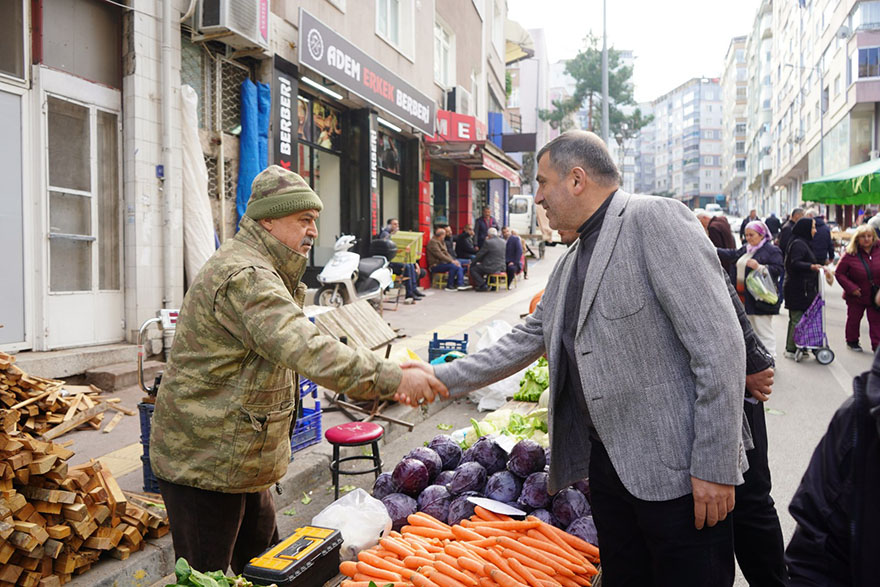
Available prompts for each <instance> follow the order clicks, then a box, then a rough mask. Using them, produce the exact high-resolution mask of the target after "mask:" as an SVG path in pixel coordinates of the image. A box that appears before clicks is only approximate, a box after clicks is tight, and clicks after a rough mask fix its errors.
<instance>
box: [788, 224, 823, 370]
mask: <svg viewBox="0 0 880 587" xmlns="http://www.w3.org/2000/svg"><path fill="white" fill-rule="evenodd" d="M814 234H816V222H815V220H813V219H812V218H801V219H800V220H798V221H797V224H795V225H794V228H793V229H792V230H791V240H789V242H788V250H787V251H786V253H785V280H784V281H783V283H782V291H783V293H784V297H785V307H786V308H788V336H787V337H786V340H785V358H787V359H793V358H794V353H795V351H797V346H796V345H795V344H794V327H795V326H797V323H798V322H800V321H801V318H802V317H803V315H804V312H806V311H807V308H809V307H810V304H812V303H813V300H814V299H815V298H816V295H817V294H818V293H819V282H818V280H817V277H816V273H817V272H818V271H819V270H820V269H821V268H822V266H821V265H819V264H818V263H816V255H815V254H814V253H813V249H812V248H810V241H812V240H813V235H814Z"/></svg>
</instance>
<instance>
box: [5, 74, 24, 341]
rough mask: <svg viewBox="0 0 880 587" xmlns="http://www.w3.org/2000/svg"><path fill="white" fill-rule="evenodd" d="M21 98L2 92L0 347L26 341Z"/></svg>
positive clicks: (17, 95)
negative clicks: (2, 277) (0, 286)
mask: <svg viewBox="0 0 880 587" xmlns="http://www.w3.org/2000/svg"><path fill="white" fill-rule="evenodd" d="M22 106H23V105H22V99H21V95H19V94H14V93H10V92H4V91H0V128H2V129H5V130H4V132H2V133H0V177H2V178H3V189H2V190H0V251H3V276H4V279H3V287H2V288H0V326H2V327H0V346H2V347H3V348H8V346H9V345H15V344H16V343H19V344H20V343H24V341H25V302H24V300H25V274H24V217H23V214H24V204H23V197H24V185H23V181H24V170H23V165H22V164H23V161H22V151H23V148H22V145H23V133H22V128H23V127H22V122H23V116H22Z"/></svg>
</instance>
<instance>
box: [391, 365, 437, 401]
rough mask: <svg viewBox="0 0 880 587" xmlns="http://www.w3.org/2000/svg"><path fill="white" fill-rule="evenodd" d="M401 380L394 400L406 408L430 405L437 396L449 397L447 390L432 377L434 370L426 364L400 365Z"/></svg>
mask: <svg viewBox="0 0 880 587" xmlns="http://www.w3.org/2000/svg"><path fill="white" fill-rule="evenodd" d="M402 367H403V378H402V379H401V380H400V385H399V386H398V387H397V393H395V394H394V400H395V401H398V402H400V403H402V404H406V405H408V406H418V405H420V404H423V403H431V402H433V401H434V400H435V399H436V398H437V397H438V396H439V397H442V398H444V399H445V398H448V397H449V390H448V389H446V386H445V385H443V383H441V382H440V380H439V379H437V378H436V377H434V368H433V367H431V366H430V365H428V364H427V363H418V362H409V363H405V364H404V365H402Z"/></svg>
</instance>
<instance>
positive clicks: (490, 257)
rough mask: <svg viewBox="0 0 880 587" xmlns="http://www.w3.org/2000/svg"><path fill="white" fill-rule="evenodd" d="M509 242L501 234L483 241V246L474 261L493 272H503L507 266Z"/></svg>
mask: <svg viewBox="0 0 880 587" xmlns="http://www.w3.org/2000/svg"><path fill="white" fill-rule="evenodd" d="M506 258H507V243H506V242H505V240H504V239H503V238H501V237H500V236H493V237H492V238H487V239H486V240H485V241H483V246H482V247H480V250H479V251H477V256H476V257H474V263H480V264H481V265H482V266H483V267H484V268H485V269H487V270H488V271H490V272H492V273H503V272H504V269H505V268H506V267H507V262H506V261H505V259H506Z"/></svg>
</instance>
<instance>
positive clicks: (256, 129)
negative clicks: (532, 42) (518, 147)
mask: <svg viewBox="0 0 880 587" xmlns="http://www.w3.org/2000/svg"><path fill="white" fill-rule="evenodd" d="M223 1H224V0H220V3H221V4H222V3H223ZM127 4H128V6H117V5H114V4H111V3H107V2H104V1H102V0H65V1H64V2H58V1H56V0H11V1H10V2H6V3H4V6H7V5H8V6H10V7H11V14H8V15H7V14H4V17H6V18H4V19H3V21H2V24H0V33H2V34H0V120H2V123H3V125H2V128H3V129H4V132H3V133H0V152H2V153H3V154H4V157H3V158H2V161H3V163H2V165H3V171H4V173H5V177H6V181H7V185H8V186H9V189H7V190H4V191H3V193H2V196H0V198H2V203H3V206H2V209H3V212H2V213H0V243H2V246H3V248H4V252H5V253H6V258H7V265H6V266H7V270H8V275H10V276H11V277H10V279H11V280H12V281H14V285H13V286H10V287H6V288H4V289H3V293H2V294H0V325H2V328H0V349H2V350H4V351H18V350H27V349H32V350H51V349H59V348H69V347H85V346H94V345H102V344H112V343H118V342H126V341H127V342H132V341H134V339H135V338H136V335H137V330H138V327H139V326H140V325H141V324H142V323H143V322H144V321H145V320H146V319H148V318H152V317H153V316H155V314H156V312H157V311H158V310H159V309H161V308H163V307H164V308H178V307H179V306H180V304H181V302H182V299H183V295H184V292H185V288H186V281H185V280H186V279H187V278H192V276H193V275H194V274H195V271H196V270H197V267H196V268H195V269H194V270H191V268H190V267H189V266H187V267H186V268H185V262H184V259H185V257H186V255H187V251H188V250H189V248H190V246H191V244H192V243H191V242H189V241H187V240H185V238H184V234H187V235H189V234H190V233H189V232H186V229H187V227H188V225H189V224H191V223H192V219H191V218H184V217H183V212H184V209H185V207H184V198H185V197H188V196H189V191H190V190H188V189H187V190H185V189H184V181H186V179H185V177H189V175H187V174H189V172H190V171H189V170H191V166H190V164H191V163H193V161H192V160H191V159H187V154H186V153H185V152H184V148H183V145H184V143H186V141H185V139H184V132H185V131H187V132H188V131H190V130H192V132H194V133H195V136H196V137H197V142H198V143H199V145H198V146H197V150H198V148H199V147H200V153H199V155H201V158H202V159H203V161H202V163H204V165H205V169H206V173H207V179H208V181H207V197H208V198H209V199H210V206H211V218H210V219H209V222H210V223H211V224H212V225H213V228H214V233H215V234H214V235H211V236H213V237H214V239H216V241H218V242H222V241H223V240H225V239H228V238H231V237H232V236H233V235H234V233H235V229H236V224H237V218H238V215H239V214H240V213H242V212H243V206H244V203H245V202H246V199H247V195H248V194H249V177H250V176H249V175H248V173H253V174H255V173H256V172H257V171H259V168H260V167H257V168H256V169H255V168H254V165H256V163H254V161H260V160H262V163H261V164H263V165H264V164H266V163H269V164H271V163H277V164H280V165H284V166H286V167H288V168H290V169H293V170H296V171H298V172H299V173H300V174H301V175H302V176H303V177H304V178H305V179H306V180H307V181H309V182H310V184H311V185H312V186H313V187H314V189H315V190H316V191H317V192H318V193H319V194H320V195H321V198H322V200H323V201H324V205H325V208H324V211H323V213H322V214H321V218H320V221H319V230H320V236H319V239H318V242H317V243H316V246H315V247H314V248H313V251H312V252H311V254H310V259H309V270H308V272H307V276H306V282H307V283H310V282H311V283H314V281H313V277H314V275H315V274H316V273H317V272H318V271H319V270H320V268H321V267H322V266H323V264H324V263H326V262H327V260H328V259H329V258H330V256H331V255H332V252H333V244H334V241H335V238H336V236H337V235H339V234H343V233H349V234H354V235H356V236H357V238H358V241H359V242H360V246H361V247H362V249H361V252H365V251H366V250H367V247H368V246H369V241H370V238H371V237H372V235H375V234H376V233H378V232H379V230H380V229H381V227H382V225H384V223H385V221H386V220H387V219H388V218H389V217H399V218H400V220H401V225H402V227H403V228H404V229H410V230H422V231H424V232H429V230H430V227H431V226H432V225H433V224H435V223H437V222H449V223H451V224H453V227H454V228H455V229H456V230H458V229H460V228H461V225H462V224H464V223H466V222H469V221H470V220H472V218H473V215H474V211H475V210H477V209H479V207H481V206H482V205H490V206H492V207H493V210H494V211H495V213H496V215H497V216H498V217H499V219H503V218H504V216H505V215H506V206H507V194H508V192H509V184H510V183H518V182H519V176H518V174H517V170H518V165H517V164H516V163H515V162H514V161H512V160H511V159H510V158H509V157H507V156H506V155H505V154H504V153H503V151H501V149H500V146H496V145H495V144H494V143H492V141H491V140H489V138H488V136H483V137H480V135H479V129H481V128H482V129H485V132H484V135H488V134H489V131H490V130H492V128H493V126H492V124H491V123H490V113H494V114H495V115H496V120H498V119H500V117H501V111H502V110H503V105H504V104H505V102H506V95H505V72H504V69H505V61H504V60H505V42H506V38H505V23H506V13H507V7H506V1H505V0H449V1H448V2H447V1H442V2H441V1H439V0H428V1H425V0H371V1H364V2H361V1H352V0H307V1H304V2H298V3H284V2H270V1H269V0H254V1H253V8H254V12H253V14H252V15H250V14H247V15H245V16H246V17H247V18H244V17H242V16H241V15H240V14H237V13H234V12H230V13H229V14H230V15H231V16H229V17H228V18H229V19H230V20H228V21H226V20H223V19H222V18H220V19H219V20H218V18H219V17H217V16H216V14H213V13H210V11H208V12H202V11H201V9H202V8H203V6H204V5H203V3H201V2H196V3H193V2H190V1H189V0H130V1H129V2H127ZM188 11H190V12H188ZM224 18H225V17H224ZM236 18H241V20H235V19H236ZM212 19H213V20H212ZM423 39H432V40H433V42H432V43H424V42H420V40H423ZM183 86H189V87H190V88H192V90H189V89H188V88H184V87H183ZM191 91H192V92H193V93H194V95H195V103H196V107H195V109H196V117H195V118H196V121H195V122H194V123H192V126H193V127H194V128H190V127H189V125H190V123H189V122H187V120H186V119H184V117H183V116H182V112H183V107H182V103H183V100H184V98H186V97H187V96H190V95H191V94H190V92H191ZM444 113H445V114H444ZM451 115H456V116H460V117H464V118H463V119H458V120H457V122H458V123H460V124H462V125H463V126H458V127H456V134H455V136H456V137H458V138H460V139H466V141H465V146H464V149H463V151H464V154H465V156H464V157H461V158H457V155H461V153H460V152H459V153H456V149H457V148H458V147H460V145H453V148H451V149H443V148H440V149H437V147H436V145H437V144H438V142H439V144H440V145H441V146H445V145H452V144H453V143H455V142H456V141H451V140H448V139H449V138H450V137H451V136H452V135H451V134H450V133H449V132H448V126H444V127H443V128H439V126H440V125H438V122H437V121H438V120H442V121H446V122H448V121H449V120H450V116H451ZM444 124H445V123H444ZM468 125H470V128H472V129H473V134H472V135H467V136H463V133H462V132H459V131H460V130H462V129H464V128H465V127H466V126H468ZM431 138H435V139H438V141H435V142H434V143H430V142H429V139H431ZM499 142H500V140H499ZM251 145H253V147H251ZM251 148H253V149H255V150H248V149H251ZM444 151H445V152H444ZM187 152H188V151H187ZM184 161H187V162H188V163H187V165H186V166H185V165H184ZM196 167H198V166H196ZM185 169H186V170H188V171H187V174H185V173H184V170H185ZM196 175H198V173H197V174H196ZM186 238H187V239H189V238H190V237H189V236H187V237H186ZM214 239H212V240H214ZM209 247H213V243H209ZM159 348H160V349H161V343H160V344H159ZM148 350H153V351H155V350H156V348H155V347H153V348H148ZM58 375H62V374H58Z"/></svg>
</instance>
